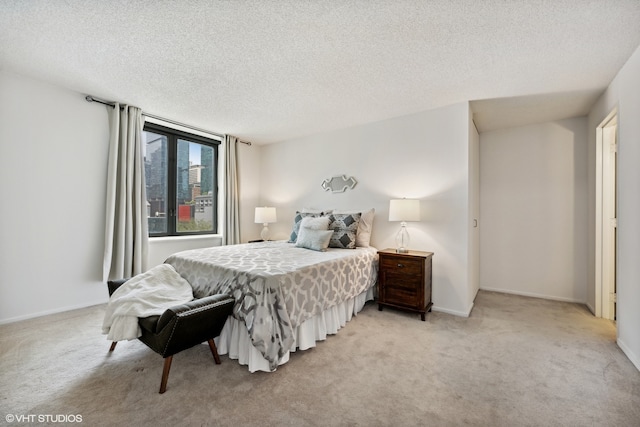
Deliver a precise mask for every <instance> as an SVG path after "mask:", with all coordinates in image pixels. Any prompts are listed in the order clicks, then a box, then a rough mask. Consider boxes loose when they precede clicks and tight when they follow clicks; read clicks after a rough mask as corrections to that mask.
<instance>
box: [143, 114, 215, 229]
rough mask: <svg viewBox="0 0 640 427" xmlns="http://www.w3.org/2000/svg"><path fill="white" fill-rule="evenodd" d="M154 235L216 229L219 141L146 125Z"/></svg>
mask: <svg viewBox="0 0 640 427" xmlns="http://www.w3.org/2000/svg"><path fill="white" fill-rule="evenodd" d="M143 143H144V146H145V148H146V150H145V179H146V190H147V216H148V220H149V235H150V236H162V235H177V234H193V233H215V232H216V212H217V209H216V202H217V180H216V177H217V171H216V169H217V168H216V165H217V152H218V150H217V148H218V141H216V140H213V139H207V138H203V137H200V136H199V135H189V134H185V133H183V132H179V131H176V130H173V129H168V128H164V127H161V126H157V125H155V124H149V123H147V124H145V128H144V132H143Z"/></svg>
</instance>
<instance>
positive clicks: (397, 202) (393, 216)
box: [389, 199, 420, 221]
mask: <svg viewBox="0 0 640 427" xmlns="http://www.w3.org/2000/svg"><path fill="white" fill-rule="evenodd" d="M389 221H420V200H414V199H394V200H391V201H390V202H389Z"/></svg>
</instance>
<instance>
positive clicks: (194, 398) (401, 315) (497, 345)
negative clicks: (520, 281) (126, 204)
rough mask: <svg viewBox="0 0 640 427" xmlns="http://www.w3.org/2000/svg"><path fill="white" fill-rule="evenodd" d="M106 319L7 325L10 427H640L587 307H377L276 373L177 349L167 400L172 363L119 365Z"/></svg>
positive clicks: (3, 376)
mask: <svg viewBox="0 0 640 427" xmlns="http://www.w3.org/2000/svg"><path fill="white" fill-rule="evenodd" d="M103 314H104V306H96V307H90V308H86V309H81V310H76V311H72V312H67V313H61V314H56V315H51V316H46V317H41V318H37V319H31V320H27V321H23V322H18V323H13V324H9V325H3V326H0V368H1V371H0V408H1V412H2V413H1V414H0V416H1V417H2V418H1V421H0V423H6V415H8V414H17V415H41V414H44V415H46V414H62V415H69V414H78V415H81V416H82V420H83V423H82V424H84V425H92V426H94V425H97V426H101V425H105V426H107V425H137V426H146V425H157V426H164V425H212V426H213V425H216V426H218V425H219V426H227V425H228V426H244V425H255V426H281V425H285V426H286V425H292V426H298V425H301V426H302V425H305V426H306V425H308V426H331V425H336V426H337V425H348V426H390V425H394V426H418V425H422V426H459V425H465V426H638V425H640V372H638V370H637V369H636V368H635V367H634V366H633V364H632V363H631V362H630V361H629V360H628V359H627V358H626V356H625V355H624V354H623V353H622V351H621V350H620V349H619V348H618V347H617V345H616V344H615V336H616V335H615V327H614V325H613V324H612V323H611V322H609V321H606V320H602V319H596V318H594V317H593V316H592V315H591V314H590V313H589V312H588V310H587V309H586V308H585V307H584V306H581V305H577V304H569V303H562V302H556V301H547V300H541V299H535V298H525V297H520V296H514V295H507V294H500V293H493V292H484V291H481V292H480V293H479V295H478V297H477V299H476V305H475V308H474V310H473V313H472V315H471V317H469V318H460V317H455V316H451V315H447V314H444V313H437V312H434V313H429V314H428V315H427V321H426V322H421V321H420V320H419V316H417V315H413V314H409V313H405V312H400V311H394V310H391V309H385V310H384V311H383V312H379V311H378V310H377V306H376V305H374V304H373V303H369V304H368V305H367V306H366V307H365V309H364V310H363V312H362V313H360V314H359V315H358V316H357V317H355V318H354V319H353V320H352V321H351V322H349V323H348V324H347V326H346V327H345V328H343V329H342V330H341V331H340V332H339V333H338V334H337V335H334V336H331V337H329V338H328V339H327V340H326V341H324V342H321V343H318V346H317V347H316V348H314V349H312V350H308V351H304V352H297V353H295V354H293V355H292V357H291V360H290V362H289V363H288V364H286V365H284V366H282V367H280V368H279V369H278V370H277V371H276V372H275V373H254V374H250V373H249V372H248V371H247V369H246V367H243V366H240V365H239V364H238V363H237V362H236V361H233V360H230V359H229V358H228V357H226V356H222V364H221V365H215V364H214V363H213V359H212V357H211V353H210V352H209V349H208V347H207V346H206V345H201V346H197V347H195V348H192V349H190V350H187V351H184V352H182V353H179V354H178V355H176V356H175V357H174V360H173V366H172V368H171V374H170V376H169V383H168V388H167V392H166V393H165V394H163V395H160V394H158V388H159V385H160V377H161V372H162V358H161V357H160V356H158V355H157V354H155V353H153V352H152V351H151V350H149V349H148V348H147V347H145V346H144V345H143V344H142V343H140V342H138V341H132V342H124V343H120V344H119V345H118V347H117V348H116V350H115V352H114V353H113V354H111V355H109V354H108V351H107V350H108V348H109V343H108V342H107V341H106V340H105V337H104V336H103V335H101V334H100V326H101V323H102V316H103ZM16 425H29V424H28V423H21V424H16ZM58 425H60V424H58Z"/></svg>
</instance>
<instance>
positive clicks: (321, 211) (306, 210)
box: [300, 208, 333, 214]
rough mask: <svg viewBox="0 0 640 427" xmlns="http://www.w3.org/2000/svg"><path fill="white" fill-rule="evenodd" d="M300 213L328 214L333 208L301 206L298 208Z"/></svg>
mask: <svg viewBox="0 0 640 427" xmlns="http://www.w3.org/2000/svg"><path fill="white" fill-rule="evenodd" d="M300 212H302V213H314V214H330V213H331V212H333V209H314V208H302V209H301V210H300Z"/></svg>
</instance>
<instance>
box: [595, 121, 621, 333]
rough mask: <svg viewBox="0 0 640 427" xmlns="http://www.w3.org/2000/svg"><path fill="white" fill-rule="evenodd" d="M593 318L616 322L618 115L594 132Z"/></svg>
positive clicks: (604, 122)
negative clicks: (594, 253) (594, 231)
mask: <svg viewBox="0 0 640 427" xmlns="http://www.w3.org/2000/svg"><path fill="white" fill-rule="evenodd" d="M596 144H597V145H596V149H597V155H596V316H597V317H602V318H604V319H609V320H612V321H614V322H615V320H616V242H617V226H618V220H617V187H616V181H617V180H616V176H617V160H618V114H617V110H614V111H612V112H611V113H610V114H609V115H608V116H607V118H606V119H605V120H604V121H603V122H602V123H601V124H600V125H599V126H598V127H597V128H596Z"/></svg>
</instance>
